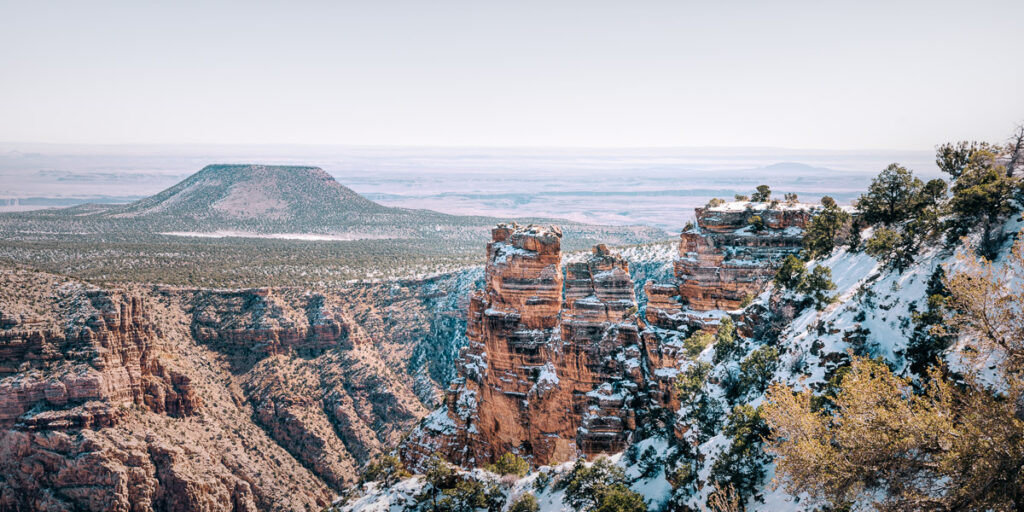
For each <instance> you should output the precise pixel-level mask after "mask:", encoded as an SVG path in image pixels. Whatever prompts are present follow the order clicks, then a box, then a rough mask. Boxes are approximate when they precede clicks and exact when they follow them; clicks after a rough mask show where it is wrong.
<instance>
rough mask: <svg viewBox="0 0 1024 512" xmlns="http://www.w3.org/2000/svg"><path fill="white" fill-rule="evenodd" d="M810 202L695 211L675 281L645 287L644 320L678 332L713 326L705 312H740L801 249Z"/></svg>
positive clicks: (682, 243)
mask: <svg viewBox="0 0 1024 512" xmlns="http://www.w3.org/2000/svg"><path fill="white" fill-rule="evenodd" d="M818 208H819V207H818V206H817V205H814V204H808V203H797V202H787V203H777V202H774V201H773V202H770V203H768V202H731V203H724V204H720V205H717V206H711V207H706V208H697V209H696V217H697V224H696V226H694V227H693V228H691V229H687V230H684V231H683V232H682V234H681V235H680V241H679V257H678V258H676V260H675V262H674V269H675V271H674V273H675V277H676V279H675V282H674V283H653V282H649V283H647V285H646V286H645V292H646V293H647V297H648V307H647V320H648V322H650V323H651V324H653V325H656V326H658V327H663V328H669V329H678V328H679V327H681V326H682V325H691V326H695V325H708V324H712V325H713V324H717V318H718V316H716V315H713V314H710V315H709V314H701V313H704V312H709V311H718V310H720V311H730V310H735V309H738V308H739V307H740V306H741V305H742V304H743V301H744V300H745V299H746V298H747V297H750V296H753V295H756V294H757V293H759V292H760V291H761V289H762V288H763V287H764V285H765V284H766V283H767V282H768V281H769V280H771V278H772V277H773V276H774V275H775V271H776V270H777V269H778V266H779V265H780V264H781V262H782V260H783V259H784V258H785V257H786V256H787V255H789V254H795V253H797V252H799V251H800V248H801V244H802V242H803V232H804V228H805V227H806V226H807V223H808V222H809V221H810V219H811V218H812V217H813V216H814V214H815V213H816V212H817V210H818Z"/></svg>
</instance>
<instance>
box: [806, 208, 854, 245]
mask: <svg viewBox="0 0 1024 512" xmlns="http://www.w3.org/2000/svg"><path fill="white" fill-rule="evenodd" d="M826 200H828V201H826ZM821 203H822V205H823V206H824V207H823V208H822V210H821V212H819V213H818V214H817V215H815V216H814V217H813V218H812V219H811V222H810V223H809V224H808V225H807V229H806V230H805V232H804V240H803V246H804V249H803V250H804V255H805V257H806V258H807V259H809V260H810V259H814V258H818V257H823V256H828V255H829V254H831V253H832V249H834V248H835V247H836V245H837V243H839V242H841V236H842V233H844V232H846V231H848V230H849V224H850V214H849V213H846V211H845V210H843V209H842V208H840V207H839V206H838V205H836V202H835V200H833V199H832V198H831V197H829V196H825V197H823V198H822V200H821Z"/></svg>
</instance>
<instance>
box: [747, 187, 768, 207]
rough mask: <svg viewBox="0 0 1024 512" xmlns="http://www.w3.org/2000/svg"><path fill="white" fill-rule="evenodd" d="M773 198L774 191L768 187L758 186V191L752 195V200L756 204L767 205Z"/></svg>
mask: <svg viewBox="0 0 1024 512" xmlns="http://www.w3.org/2000/svg"><path fill="white" fill-rule="evenodd" d="M771 197H772V189H771V188H769V187H768V185H758V186H757V191H756V192H754V193H753V194H751V195H750V200H751V201H753V202H755V203H766V202H768V200H769V199H770V198H771Z"/></svg>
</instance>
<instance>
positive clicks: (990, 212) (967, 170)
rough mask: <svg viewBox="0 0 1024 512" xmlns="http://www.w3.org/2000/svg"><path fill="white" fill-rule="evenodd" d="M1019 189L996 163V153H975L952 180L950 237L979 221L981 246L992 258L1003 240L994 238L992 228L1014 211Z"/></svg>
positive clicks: (1012, 179)
mask: <svg viewBox="0 0 1024 512" xmlns="http://www.w3.org/2000/svg"><path fill="white" fill-rule="evenodd" d="M1021 190H1024V188H1022V186H1021V182H1020V180H1019V179H1017V178H1013V177H1010V176H1007V173H1006V168H1005V167H1004V166H1003V165H1000V164H999V163H998V160H997V155H996V154H995V153H992V152H989V151H976V152H974V153H973V154H972V155H971V159H970V161H969V162H968V163H967V165H966V166H965V167H964V169H963V172H962V174H960V176H959V178H957V180H956V181H955V182H954V183H953V198H952V199H951V200H950V210H951V213H952V214H953V220H952V223H951V224H952V226H953V228H954V229H953V231H952V232H951V236H953V237H954V238H959V237H960V236H962V235H964V234H966V233H967V232H968V230H969V229H970V228H972V227H974V226H977V225H978V224H979V223H980V224H981V225H982V242H981V247H980V249H981V251H982V254H983V255H985V256H986V257H989V258H991V257H993V256H994V255H995V251H996V250H997V249H998V247H999V245H1000V243H1001V242H1002V237H1001V236H995V237H993V229H994V228H996V227H997V226H998V225H999V223H1000V221H1001V220H1002V218H1003V217H1004V216H1005V215H1009V214H1010V213H1012V212H1013V211H1015V209H1016V205H1015V202H1014V200H1013V199H1014V196H1016V195H1017V194H1018V192H1020V191H1021Z"/></svg>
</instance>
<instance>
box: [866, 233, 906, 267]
mask: <svg viewBox="0 0 1024 512" xmlns="http://www.w3.org/2000/svg"><path fill="white" fill-rule="evenodd" d="M864 252H866V253H867V254H868V255H869V256H872V257H874V258H875V259H877V260H878V261H879V262H881V263H882V264H883V265H884V266H886V267H891V268H895V269H896V270H898V271H900V272H902V271H903V270H905V269H906V268H907V266H909V265H910V263H911V262H912V261H913V260H914V256H915V255H916V254H917V247H916V244H914V243H913V237H911V236H906V235H904V233H902V232H900V231H897V230H894V229H889V228H878V229H876V230H875V232H874V234H872V235H871V238H869V239H868V241H867V243H866V244H864Z"/></svg>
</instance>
